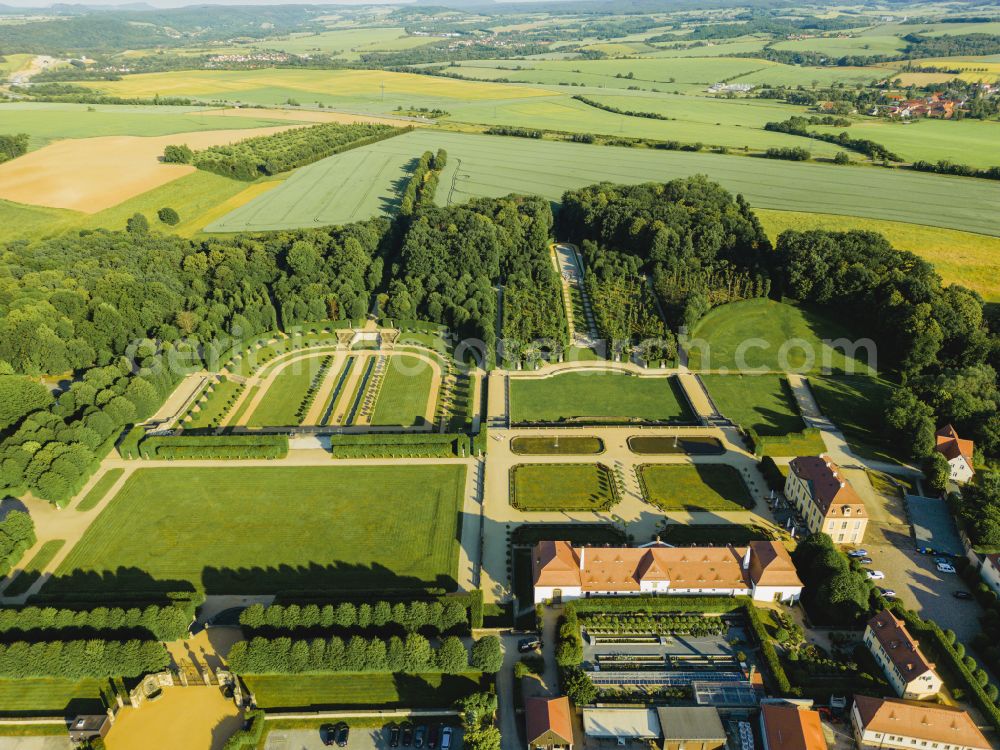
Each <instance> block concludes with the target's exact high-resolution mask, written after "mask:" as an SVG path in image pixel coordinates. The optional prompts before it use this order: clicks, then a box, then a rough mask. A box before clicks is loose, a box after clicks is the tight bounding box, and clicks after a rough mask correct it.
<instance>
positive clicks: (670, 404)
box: [510, 371, 690, 422]
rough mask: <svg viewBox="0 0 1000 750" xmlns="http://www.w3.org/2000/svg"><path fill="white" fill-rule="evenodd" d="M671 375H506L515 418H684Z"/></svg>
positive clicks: (595, 419)
mask: <svg viewBox="0 0 1000 750" xmlns="http://www.w3.org/2000/svg"><path fill="white" fill-rule="evenodd" d="M677 387H678V386H677V385H676V382H675V380H674V379H673V378H666V377H664V378H640V377H638V376H635V375H624V374H622V373H618V372H609V371H593V372H566V373H561V374H558V375H553V376H552V377H548V378H510V404H511V406H510V408H511V420H512V421H514V422H558V421H562V420H573V419H581V420H582V421H597V422H600V421H630V420H650V421H686V420H688V419H690V414H689V413H688V410H687V407H686V406H685V405H684V404H683V402H682V400H681V398H682V397H679V396H678V394H677V392H676V390H675V389H676V388H677Z"/></svg>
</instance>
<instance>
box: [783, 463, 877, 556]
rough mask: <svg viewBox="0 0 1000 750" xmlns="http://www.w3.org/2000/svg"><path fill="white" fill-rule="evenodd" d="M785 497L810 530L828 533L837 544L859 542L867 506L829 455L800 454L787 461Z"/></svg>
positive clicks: (814, 532)
mask: <svg viewBox="0 0 1000 750" xmlns="http://www.w3.org/2000/svg"><path fill="white" fill-rule="evenodd" d="M788 468H789V471H788V478H787V479H786V480H785V497H786V498H788V501H789V502H790V503H792V504H793V505H794V506H795V507H796V508H797V509H798V511H799V513H800V514H801V515H802V518H803V519H804V520H805V523H806V527H807V528H808V529H809V531H810V533H813V534H826V535H828V536H829V537H830V538H832V539H833V541H835V542H836V543H837V544H860V543H861V540H862V539H864V536H865V529H866V528H867V527H868V510H867V509H866V508H865V504H864V502H862V500H861V498H860V497H859V496H858V493H857V492H855V491H854V488H853V487H851V484H850V482H848V481H847V479H846V478H845V477H844V475H843V473H842V472H841V470H840V467H838V466H837V464H835V463H834V462H833V460H832V459H831V458H830V457H829V456H827V455H821V456H799V457H798V458H793V459H792V460H791V461H790V462H789V464H788Z"/></svg>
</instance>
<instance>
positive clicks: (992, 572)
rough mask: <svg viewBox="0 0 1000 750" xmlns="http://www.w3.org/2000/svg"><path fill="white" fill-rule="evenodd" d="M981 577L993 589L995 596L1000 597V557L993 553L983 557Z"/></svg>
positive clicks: (980, 570)
mask: <svg viewBox="0 0 1000 750" xmlns="http://www.w3.org/2000/svg"><path fill="white" fill-rule="evenodd" d="M979 577H980V578H982V579H983V583H985V584H986V585H987V586H989V587H990V588H991V589H993V593H994V594H996V595H997V596H1000V555H998V554H995V553H993V554H989V555H984V556H983V567H981V568H980V569H979Z"/></svg>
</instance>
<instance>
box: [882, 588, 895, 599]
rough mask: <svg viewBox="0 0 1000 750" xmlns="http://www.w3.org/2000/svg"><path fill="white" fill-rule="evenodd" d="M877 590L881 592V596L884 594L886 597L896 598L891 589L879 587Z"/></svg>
mask: <svg viewBox="0 0 1000 750" xmlns="http://www.w3.org/2000/svg"><path fill="white" fill-rule="evenodd" d="M879 591H881V592H882V596H884V597H885V598H886V599H895V598H896V592H895V591H894V590H893V589H882V588H880V589H879Z"/></svg>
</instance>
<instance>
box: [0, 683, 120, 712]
mask: <svg viewBox="0 0 1000 750" xmlns="http://www.w3.org/2000/svg"><path fill="white" fill-rule="evenodd" d="M103 685H104V681H103V680H79V681H73V680H50V679H43V678H31V679H24V680H0V715H6V716H11V715H14V716H16V715H25V716H28V715H32V714H35V715H41V716H59V715H61V714H62V715H66V716H73V715H74V714H76V713H103V712H104V708H103V703H101V687H102V686H103Z"/></svg>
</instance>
